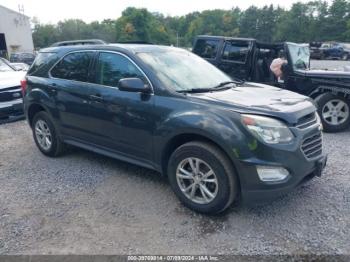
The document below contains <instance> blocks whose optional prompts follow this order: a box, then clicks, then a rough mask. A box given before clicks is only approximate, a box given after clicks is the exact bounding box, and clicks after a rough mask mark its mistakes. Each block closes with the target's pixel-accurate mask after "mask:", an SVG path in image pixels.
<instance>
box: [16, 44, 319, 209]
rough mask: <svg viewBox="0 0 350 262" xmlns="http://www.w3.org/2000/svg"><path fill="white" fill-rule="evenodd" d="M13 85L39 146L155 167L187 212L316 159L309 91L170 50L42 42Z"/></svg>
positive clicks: (282, 178) (250, 193) (296, 181)
mask: <svg viewBox="0 0 350 262" xmlns="http://www.w3.org/2000/svg"><path fill="white" fill-rule="evenodd" d="M22 89H23V90H22V91H23V94H24V109H25V114H26V117H27V120H28V123H29V125H30V127H31V128H32V131H33V137H34V140H35V143H36V145H37V147H38V148H39V150H40V151H41V152H42V153H43V154H45V155H47V156H50V157H54V156H58V155H59V154H60V153H62V152H63V150H64V148H65V145H66V144H69V145H73V146H78V147H81V148H84V149H87V150H91V151H94V152H97V153H100V154H104V155H106V156H110V157H114V158H117V159H120V160H123V161H127V162H130V163H132V164H136V165H140V166H143V167H146V168H150V169H153V170H156V171H158V172H160V173H162V174H164V175H166V176H167V177H168V179H169V183H170V185H171V187H172V189H173V190H174V192H175V194H176V195H177V197H178V198H179V199H180V201H181V202H182V203H183V204H184V205H186V206H187V207H189V208H191V209H193V210H195V211H197V212H202V213H219V212H222V211H223V210H225V209H226V208H228V207H229V206H230V205H231V203H232V202H233V201H237V200H241V201H243V202H247V203H257V202H261V201H266V200H271V199H273V198H276V197H277V196H280V195H282V194H285V193H287V192H289V191H291V190H292V189H294V188H295V187H297V186H299V185H300V184H302V183H303V182H305V181H307V180H309V179H311V178H313V177H315V176H320V175H321V173H322V170H323V168H324V166H325V163H326V157H325V155H324V152H323V150H322V130H321V129H322V126H321V123H320V119H319V117H318V115H317V113H316V108H315V106H314V103H313V102H312V100H311V99H310V98H308V97H305V96H302V95H299V94H296V93H293V92H290V91H286V90H282V89H279V88H276V87H271V86H267V85H262V84H256V83H250V82H243V81H239V80H236V79H234V78H231V77H229V76H227V75H226V74H225V73H223V72H222V71H220V70H219V69H217V68H216V67H215V66H213V65H211V64H210V63H209V62H207V61H205V60H204V59H202V58H200V57H198V56H197V55H195V54H193V53H191V52H188V51H185V50H182V49H178V48H173V47H165V46H155V45H140V44H109V45H93V46H92V45H91V46H70V47H69V46H67V47H50V48H47V49H44V50H42V51H41V52H40V53H39V55H38V57H37V58H36V60H35V62H34V64H33V65H32V67H31V68H30V70H29V72H28V74H27V76H26V79H25V80H24V81H22Z"/></svg>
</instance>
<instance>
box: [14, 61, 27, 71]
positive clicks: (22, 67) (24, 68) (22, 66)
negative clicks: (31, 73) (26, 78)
mask: <svg viewBox="0 0 350 262" xmlns="http://www.w3.org/2000/svg"><path fill="white" fill-rule="evenodd" d="M10 65H11V66H12V67H14V68H15V69H16V70H17V71H28V69H29V67H30V66H29V65H27V64H25V63H10Z"/></svg>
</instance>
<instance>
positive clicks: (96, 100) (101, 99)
mask: <svg viewBox="0 0 350 262" xmlns="http://www.w3.org/2000/svg"><path fill="white" fill-rule="evenodd" d="M90 99H91V100H92V101H95V102H102V101H103V98H102V96H101V95H99V94H97V95H90Z"/></svg>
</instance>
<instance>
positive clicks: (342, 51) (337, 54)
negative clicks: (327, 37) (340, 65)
mask: <svg viewBox="0 0 350 262" xmlns="http://www.w3.org/2000/svg"><path fill="white" fill-rule="evenodd" d="M320 51H321V52H322V58H324V59H338V60H345V61H346V60H349V59H350V44H345V43H324V44H322V46H321V48H320Z"/></svg>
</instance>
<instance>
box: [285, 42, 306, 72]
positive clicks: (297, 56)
mask: <svg viewBox="0 0 350 262" xmlns="http://www.w3.org/2000/svg"><path fill="white" fill-rule="evenodd" d="M288 49H289V53H290V56H291V59H292V64H293V68H294V69H304V70H305V69H309V65H310V48H309V46H308V45H297V44H288Z"/></svg>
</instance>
